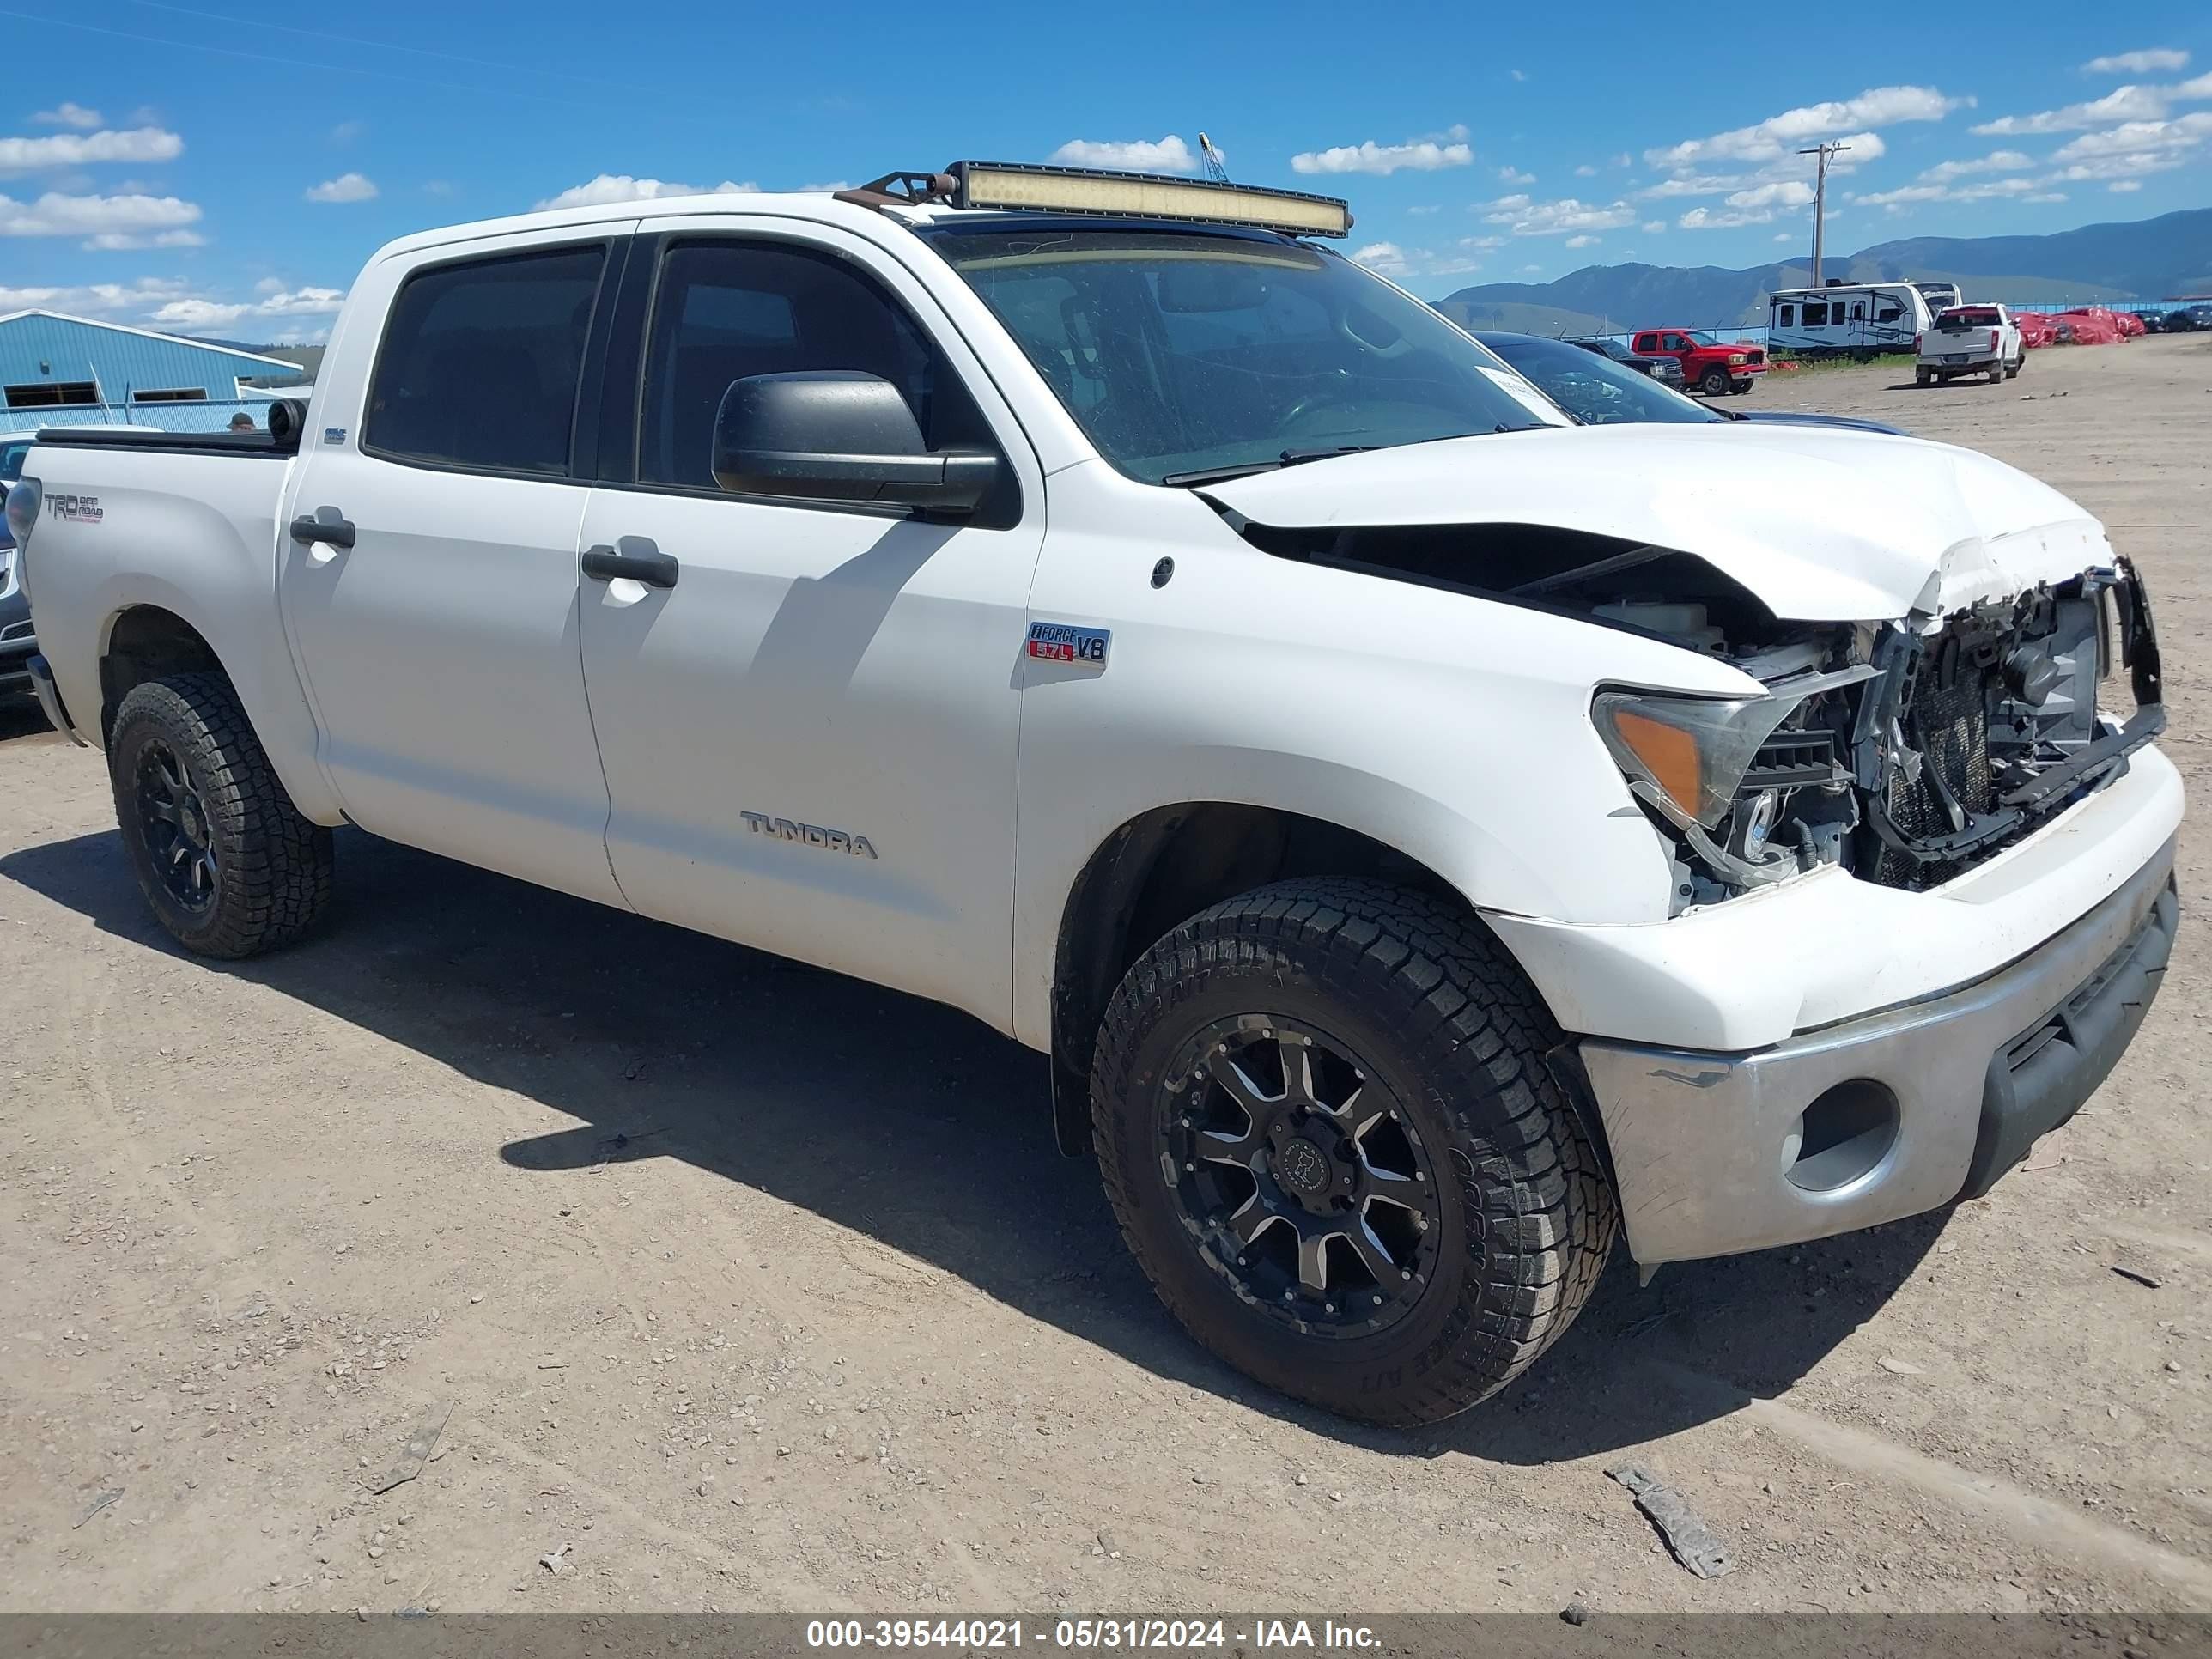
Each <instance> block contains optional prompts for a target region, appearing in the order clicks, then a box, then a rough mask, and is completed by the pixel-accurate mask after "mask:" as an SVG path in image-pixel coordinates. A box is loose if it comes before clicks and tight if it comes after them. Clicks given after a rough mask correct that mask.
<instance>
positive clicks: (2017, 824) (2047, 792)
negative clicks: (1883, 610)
mask: <svg viewBox="0 0 2212 1659" xmlns="http://www.w3.org/2000/svg"><path fill="white" fill-rule="evenodd" d="M1701 610H1702V607H1699V606H1695V605H1692V606H1683V605H1679V604H1676V605H1656V604H1650V603H1646V604H1643V605H1638V604H1634V603H1630V604H1618V603H1616V604H1614V605H1606V606H1601V607H1598V609H1597V611H1596V612H1595V613H1594V614H1595V615H1596V616H1599V617H1610V618H1612V619H1615V620H1619V621H1621V622H1625V623H1629V624H1630V625H1637V624H1638V623H1639V622H1644V621H1648V620H1650V619H1653V613H1655V612H1663V613H1666V616H1665V617H1664V619H1665V620H1667V621H1669V622H1672V621H1674V620H1676V619H1677V618H1678V617H1679V615H1680V613H1682V612H1684V611H1689V612H1696V611H1701ZM1658 631H1662V632H1668V634H1669V637H1673V638H1674V639H1675V640H1676V641H1677V642H1678V643H1682V644H1686V645H1691V646H1692V647H1700V646H1702V647H1706V648H1709V649H1711V652H1712V653H1713V654H1716V655H1718V656H1720V657H1722V658H1723V659H1726V660H1728V661H1729V662H1731V663H1732V664H1734V665H1735V666H1737V667H1739V668H1741V669H1742V670H1743V671H1745V672H1747V673H1748V674H1750V675H1751V676H1752V678H1754V679H1757V680H1759V682H1760V683H1761V684H1764V685H1765V688H1766V694H1765V696H1761V697H1753V698H1745V699H1740V700H1733V701H1730V702H1721V701H1720V700H1716V699H1711V698H1702V699H1692V698H1682V697H1670V696H1652V695H1650V694H1644V693H1638V692H1630V691H1626V690H1604V691H1601V692H1600V693H1599V695H1598V696H1597V698H1596V700H1595V703H1594V705H1593V708H1592V714H1593V718H1594V719H1595V721H1596V723H1597V726H1598V730H1599V733H1600V735H1601V738H1604V740H1605V743H1606V745H1607V748H1608V750H1611V751H1612V753H1613V757H1614V758H1615V759H1616V760H1617V761H1618V762H1619V763H1620V765H1621V768H1622V770H1623V772H1624V773H1625V774H1626V775H1627V777H1628V779H1629V786H1630V788H1631V790H1632V792H1633V793H1634V794H1635V795H1636V797H1637V799H1638V801H1640V802H1641V803H1642V804H1643V805H1644V807H1645V808H1646V810H1647V811H1650V813H1651V815H1652V817H1653V818H1654V820H1655V822H1656V823H1657V824H1658V825H1659V826H1660V828H1661V830H1662V834H1664V835H1666V836H1668V839H1669V840H1670V842H1672V843H1673V844H1674V847H1675V849H1676V852H1675V860H1674V890H1673V893H1672V896H1671V900H1670V907H1669V908H1670V910H1671V911H1673V912H1674V913H1680V911H1682V910H1685V909H1688V908H1692V907H1693V906H1697V905H1703V904H1711V903H1714V902H1718V901H1720V900H1723V899H1726V898H1729V897H1733V896H1735V895H1737V894H1740V893H1743V892H1746V891H1748V890H1751V889H1753V888H1755V887H1759V886H1762V885H1765V884H1771V883H1772V882H1775V881H1778V880H1782V879H1784V878H1787V877H1789V876H1792V875H1796V874H1797V873H1799V872H1803V871H1808V870H1812V869H1816V868H1819V867H1820V866H1823V865H1838V866H1842V867H1843V868H1844V869H1847V870H1849V871H1850V872H1852V873H1853V874H1855V875H1857V876H1858V877H1860V878H1863V879H1865V880H1869V881H1873V882H1876V883H1879V884H1881V885H1883V886H1887V887H1899V888H1904V889H1906V890H1912V891H1919V890H1924V889H1927V888H1930V887H1935V886H1938V885H1941V884H1942V883H1944V882H1947V881H1949V880H1951V879H1952V878H1954V877H1955V876H1958V875H1960V873H1962V872H1965V871H1966V870H1967V869H1969V868H1971V867H1972V866H1974V865H1976V864H1978V863H1979V862H1980V861H1981V860H1984V859H1986V858H1988V857H1990V855H1992V854H1995V853H1996V852H1998V851H1999V850H2001V849H2002V848H2005V847H2007V846H2008V845H2010V844H2011V843H2013V842H2015V841H2017V840H2019V839H2020V838H2021V836H2025V835H2027V834H2028V833H2029V832H2030V831H2031V830H2033V829H2034V828H2035V826H2036V825H2037V824H2039V823H2042V822H2043V821H2045V819H2047V818H2049V817H2051V816H2052V815H2054V814H2056V813H2057V812H2058V811H2061V810H2063V808H2064V807H2066V806H2067V805H2070V804H2071V803H2073V802H2074V801H2075V800H2078V799H2081V798H2082V797H2083V796H2085V795H2087V794H2089V793H2093V792H2094V791H2096V790H2098V789H2100V788H2102V787H2106V785H2107V784H2109V783H2111V782H2112V781H2113V780H2114V779H2116V778H2118V776H2120V775H2122V774H2123V773H2124V771H2125V769H2126V765H2127V757H2128V756H2129V755H2130V753H2131V752H2133V751H2134V750H2136V749H2139V748H2141V747H2142V745H2143V744H2147V743H2148V742H2149V741H2150V740H2151V739H2152V738H2154V737H2156V736H2157V735H2158V733H2159V732H2160V731H2162V730H2163V729H2164V728H2165V725H2166V714H2165V710H2164V708H2163V706H2162V703H2161V702H2160V684H2159V659H2158V646H2157V640H2156V636H2155V634H2154V630H2153V628H2152V624H2151V619H2150V611H2149V605H2148V600H2147V599H2146V598H2145V596H2144V592H2143V587H2142V580H2141V578H2140V577H2139V576H2138V575H2136V573H2135V572H2134V571H2133V570H2132V569H2131V568H2129V567H2128V566H2127V565H2126V563H2125V562H2124V561H2122V562H2118V564H2117V565H2116V566H2115V567H2113V568H2098V569H2092V570H2088V571H2086V572H2084V573H2083V574H2081V575H2079V576H2076V577H2074V578H2072V579H2070V580H2066V581H2063V582H2059V583H2057V584H2046V585H2039V586H2036V587H2034V588H2033V589H2031V590H2030V591H2028V592H2025V593H2021V594H2020V595H2018V596H2016V597H2014V598H2012V599H2004V600H1999V601H1987V602H1984V603H1981V604H1978V605H1972V606H1970V607H1968V608H1966V609H1965V610H1963V611H1958V612H1955V613H1954V614H1952V615H1950V616H1947V617H1935V616H1929V615H1925V614H1921V613H1915V614H1914V615H1912V616H1911V617H1907V618H1906V619H1905V621H1904V622H1902V623H1887V624H1881V625H1873V626H1869V625H1862V626H1858V627H1855V628H1848V629H1838V628H1828V629H1813V630H1808V632H1807V633H1805V634H1804V635H1799V636H1796V637H1790V638H1787V639H1784V640H1782V641H1756V642H1754V643H1753V644H1752V645H1751V647H1750V648H1748V649H1745V648H1741V647H1736V646H1735V643H1734V641H1729V639H1727V638H1726V637H1724V636H1723V637H1719V638H1715V637H1714V635H1715V633H1716V630H1713V629H1711V628H1709V627H1701V628H1699V629H1694V630H1692V633H1691V634H1689V635H1684V634H1682V633H1680V632H1678V631H1674V632H1670V631H1669V630H1668V629H1661V630H1658ZM2117 668H2124V669H2125V670H2126V671H2127V672H2128V674H2129V677H2130V682H2131V690H2133V693H2134V697H2135V702H2136V711H2135V713H2134V714H2133V715H2132V716H2131V717H2130V719H2129V720H2127V721H2126V722H2125V724H2124V725H2122V724H2115V723H2114V722H2112V721H2111V720H2107V719H2106V718H2104V717H2103V716H2101V715H2100V714H2099V712H2098V708H2097V696H2098V692H2099V690H2100V687H2101V686H2102V685H2103V684H2104V683H2105V681H2106V679H2107V678H2108V677H2109V676H2110V675H2112V673H2113V671H2115V669H2117ZM1716 710H1724V711H1726V712H1725V713H1723V714H1718V715H1717V714H1716V713H1715V711H1716ZM1693 768H1694V769H1695V773H1696V775H1695V777H1694V781H1693Z"/></svg>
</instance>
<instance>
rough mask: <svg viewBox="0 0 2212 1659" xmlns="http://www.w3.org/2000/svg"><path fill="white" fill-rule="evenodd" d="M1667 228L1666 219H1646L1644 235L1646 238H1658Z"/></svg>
mask: <svg viewBox="0 0 2212 1659" xmlns="http://www.w3.org/2000/svg"><path fill="white" fill-rule="evenodd" d="M1666 228H1667V222H1666V221H1665V220H1664V219H1646V220H1645V221H1644V234H1645V235H1646V236H1656V235H1657V234H1659V233H1660V232H1661V231H1662V230H1664V229H1666Z"/></svg>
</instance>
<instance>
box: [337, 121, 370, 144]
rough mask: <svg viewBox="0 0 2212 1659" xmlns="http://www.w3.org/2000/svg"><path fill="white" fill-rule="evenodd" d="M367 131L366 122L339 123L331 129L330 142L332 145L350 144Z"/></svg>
mask: <svg viewBox="0 0 2212 1659" xmlns="http://www.w3.org/2000/svg"><path fill="white" fill-rule="evenodd" d="M367 131H368V122H366V121H341V122H339V123H338V124H337V125H336V126H334V127H332V128H331V143H334V144H350V143H353V141H354V140H355V139H356V138H358V137H361V135H362V134H363V133H364V132H367Z"/></svg>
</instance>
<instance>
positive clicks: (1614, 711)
mask: <svg viewBox="0 0 2212 1659" xmlns="http://www.w3.org/2000/svg"><path fill="white" fill-rule="evenodd" d="M1800 701H1802V699H1799V698H1796V697H1786V696H1785V697H1777V696H1759V697H1733V698H1723V697H1669V696H1655V695H1651V694H1648V693H1643V692H1633V691H1601V692H1600V693H1599V694H1598V696H1597V700H1596V701H1595V702H1593V703H1592V704H1591V705H1590V717H1591V718H1592V719H1593V720H1595V721H1596V722H1597V734H1598V736H1599V737H1600V738H1602V739H1603V740H1604V743H1605V746H1606V748H1607V750H1611V751H1612V754H1613V759H1614V760H1615V761H1617V762H1618V763H1620V769H1621V770H1622V771H1623V772H1625V773H1626V774H1627V775H1628V776H1629V777H1630V779H1631V780H1632V781H1640V782H1642V783H1644V784H1646V785H1648V786H1650V788H1651V789H1652V790H1654V791H1656V793H1658V794H1659V795H1660V796H1661V797H1662V798H1663V799H1662V801H1661V802H1660V803H1659V805H1661V806H1662V809H1663V808H1664V807H1666V806H1672V807H1673V808H1674V811H1676V812H1678V813H1680V815H1681V816H1682V817H1684V818H1691V819H1695V820H1696V821H1697V822H1698V823H1700V824H1702V825H1704V826H1705V828H1706V829H1712V828H1714V827H1715V826H1716V825H1717V824H1718V823H1720V821H1721V820H1722V819H1723V817H1727V816H1728V811H1729V808H1730V807H1731V806H1732V805H1735V792H1736V787H1737V786H1738V785H1739V784H1741V782H1742V781H1743V775H1744V774H1745V773H1746V772H1748V771H1749V770H1750V769H1751V763H1752V761H1753V758H1754V757H1757V755H1758V753H1759V744H1763V743H1765V741H1766V740H1767V738H1770V737H1771V736H1772V735H1773V733H1774V728H1775V727H1776V726H1779V725H1781V724H1782V722H1783V720H1784V719H1786V718H1787V717H1788V716H1789V714H1790V710H1791V709H1793V708H1796V707H1797V705H1798V703H1799V702H1800Z"/></svg>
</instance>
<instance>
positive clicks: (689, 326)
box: [637, 240, 1019, 526]
mask: <svg viewBox="0 0 2212 1659" xmlns="http://www.w3.org/2000/svg"><path fill="white" fill-rule="evenodd" d="M816 369H848V370H859V371H860V372H862V373H864V374H873V375H877V376H878V377H880V378H881V379H883V380H888V381H890V384H891V385H892V386H896V388H897V389H898V392H899V394H900V395H901V396H902V398H905V399H906V404H907V407H908V409H910V410H913V411H914V418H915V424H916V425H918V426H920V427H921V434H922V440H923V441H924V442H925V443H926V444H927V445H928V447H930V448H932V449H967V450H987V451H990V452H992V453H1000V449H999V444H998V441H997V439H996V438H995V437H994V435H993V434H992V432H991V429H990V427H989V425H988V423H987V422H985V420H984V418H983V414H982V411H981V410H980V409H978V408H977V407H976V406H975V399H974V398H971V397H970V396H969V393H968V389H967V387H966V386H963V385H962V384H961V381H960V379H959V376H958V375H957V374H956V373H955V372H954V371H953V369H952V367H951V364H950V363H948V362H946V361H945V356H944V354H943V353H942V352H940V351H939V349H937V347H936V345H935V344H934V343H933V342H932V341H931V339H930V338H929V337H928V336H927V334H925V333H924V332H923V331H922V330H921V325H919V324H917V323H916V322H915V320H914V319H913V318H912V317H911V316H909V315H908V313H907V311H906V309H905V307H902V306H901V305H900V304H899V303H898V301H896V300H895V299H893V298H892V297H891V296H890V295H889V294H888V293H886V292H884V289H882V288H881V287H880V286H878V284H877V283H876V282H875V281H874V280H873V279H872V278H871V277H870V276H867V275H866V273H864V272H862V271H860V270H856V269H855V268H854V266H852V265H851V264H848V263H846V262H845V261H843V260H842V259H839V258H835V257H834V256H831V255H829V254H826V253H817V252H812V251H811V250H808V249H804V248H799V247H793V246H790V245H788V244H785V243H777V242H741V241H732V240H721V241H703V242H692V243H679V244H678V245H677V246H673V247H671V248H670V249H669V250H668V251H667V252H666V253H665V255H664V256H663V258H662V260H661V266H660V278H659V284H658V286H657V288H656V289H655V292H654V297H653V317H652V321H651V323H650V325H649V326H648V331H647V339H646V356H645V376H644V383H643V386H642V387H641V395H640V398H639V407H638V428H637V432H638V442H637V481H638V482H639V483H641V484H663V485H670V486H674V487H678V488H684V489H716V488H717V486H716V484H715V483H714V465H713V461H714V456H713V449H714V417H715V415H716V414H717V412H718V411H719V410H720V408H721V406H722V396H723V394H724V393H725V392H727V391H728V390H729V388H730V382H731V381H732V380H744V379H745V378H746V377H747V376H749V375H754V374H793V373H798V372H801V371H806V370H816ZM1017 492H1018V485H1017V484H1016V482H1015V480H1014V477H1013V472H1012V468H1011V467H1004V466H1002V467H1001V468H1000V486H999V488H998V489H996V490H994V494H993V495H992V496H991V497H990V498H989V499H988V500H987V501H984V502H983V503H982V504H981V507H978V508H977V510H976V512H975V514H974V515H973V516H972V517H971V518H970V519H969V523H971V524H975V525H979V526H1005V525H1010V524H1012V522H1013V521H1014V520H1015V519H1016V518H1018V516H1019V502H1018V494H1017Z"/></svg>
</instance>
